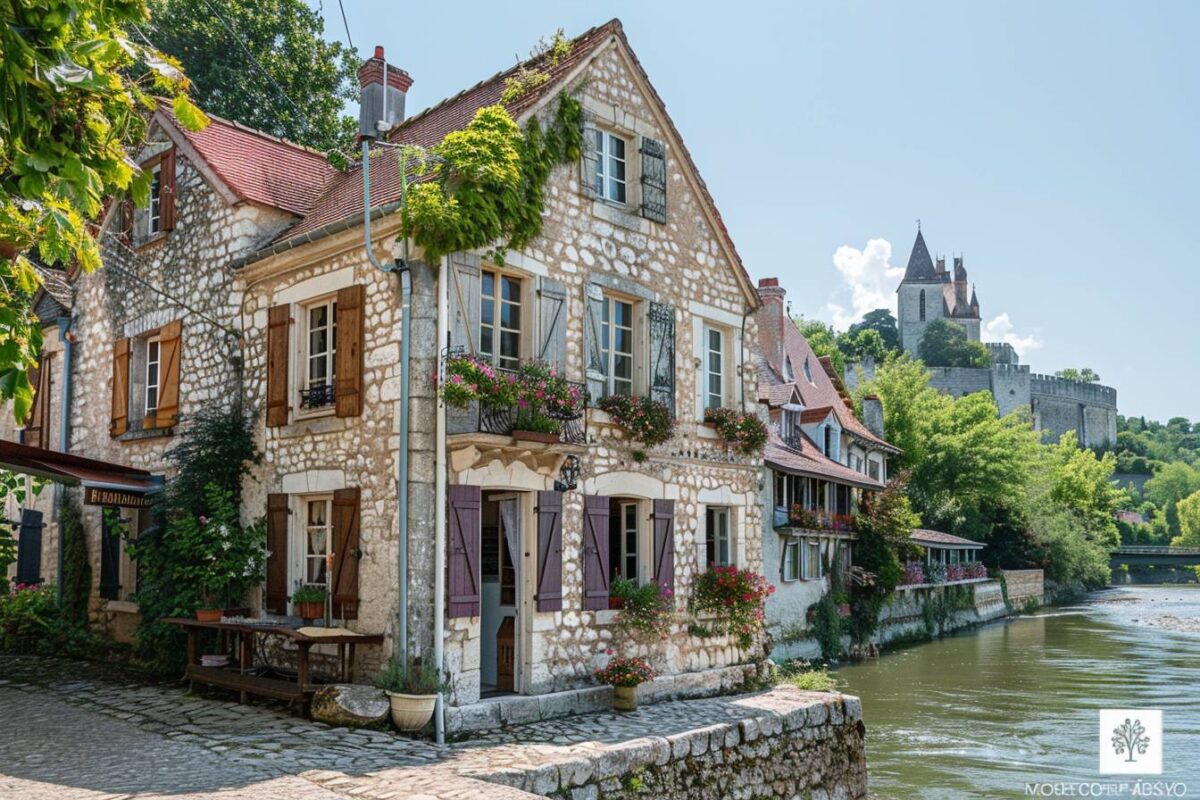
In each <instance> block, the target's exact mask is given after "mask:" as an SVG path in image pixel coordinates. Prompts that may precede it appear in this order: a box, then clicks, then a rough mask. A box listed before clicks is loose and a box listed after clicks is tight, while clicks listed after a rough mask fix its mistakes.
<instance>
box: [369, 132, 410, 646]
mask: <svg viewBox="0 0 1200 800" xmlns="http://www.w3.org/2000/svg"><path fill="white" fill-rule="evenodd" d="M403 173H404V167H403V164H402V165H401V175H402V177H403ZM362 174H363V246H364V247H365V248H366V251H367V257H368V258H369V259H370V260H371V264H372V265H373V266H374V267H375V268H376V269H378V270H379V271H381V272H384V273H392V272H397V271H398V272H399V273H400V308H401V319H400V407H399V409H398V417H399V419H398V421H397V424H398V427H399V429H400V431H399V432H400V443H399V453H398V465H397V468H396V508H397V510H396V516H397V524H396V550H397V556H396V567H397V576H398V577H397V581H398V582H399V602H398V604H397V606H398V607H397V609H396V656H397V657H398V658H399V659H400V662H401V663H407V660H408V404H409V361H410V358H409V353H410V350H409V331H410V329H411V328H410V326H411V323H412V320H411V313H410V312H411V309H412V273H411V272H410V271H409V269H408V257H407V256H408V238H407V237H405V239H404V254H405V259H404V263H403V265H400V266H399V267H398V268H397V265H393V266H388V265H386V264H383V263H381V262H380V261H379V259H378V258H376V257H375V250H374V248H373V247H372V244H371V140H370V139H368V138H366V137H364V138H363V142H362ZM401 203H403V192H402V193H401ZM402 207H403V206H402Z"/></svg>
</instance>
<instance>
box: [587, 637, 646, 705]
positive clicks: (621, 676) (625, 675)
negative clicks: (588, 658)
mask: <svg viewBox="0 0 1200 800" xmlns="http://www.w3.org/2000/svg"><path fill="white" fill-rule="evenodd" d="M606 652H607V653H608V655H612V651H611V650H608V651H606ZM596 680H598V681H600V682H601V683H606V684H608V685H609V686H611V687H613V708H615V709H617V710H618V711H637V687H638V686H639V685H640V684H643V683H646V682H647V681H652V680H654V670H653V669H651V668H650V665H649V664H647V663H646V662H645V661H643V660H642V659H640V658H637V657H636V656H629V657H625V656H616V657H614V658H610V659H609V661H608V664H607V665H605V666H604V667H602V668H600V669H598V670H596Z"/></svg>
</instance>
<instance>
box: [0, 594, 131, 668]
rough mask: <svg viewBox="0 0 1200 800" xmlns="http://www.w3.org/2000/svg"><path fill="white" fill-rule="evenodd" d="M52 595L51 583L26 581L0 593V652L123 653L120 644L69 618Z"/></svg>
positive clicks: (96, 655) (92, 655) (70, 655)
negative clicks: (34, 583)
mask: <svg viewBox="0 0 1200 800" xmlns="http://www.w3.org/2000/svg"><path fill="white" fill-rule="evenodd" d="M54 596H55V588H54V586H50V585H44V586H30V585H26V584H15V585H14V586H12V587H11V589H10V590H9V591H8V592H6V593H4V594H0V652H5V653H23V654H37V655H53V656H63V657H65V658H99V659H105V658H114V657H118V656H120V655H123V654H124V648H122V647H121V646H120V645H118V644H116V643H115V642H113V641H111V640H109V639H106V638H104V637H102V636H99V635H97V634H94V633H91V632H89V631H88V630H87V628H85V627H84V626H83V625H82V624H76V623H74V622H72V620H71V618H70V617H69V616H68V615H67V613H66V612H65V611H64V609H63V607H62V606H60V605H59V604H58V602H57V601H56V600H55V598H54Z"/></svg>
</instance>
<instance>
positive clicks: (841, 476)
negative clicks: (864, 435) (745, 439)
mask: <svg viewBox="0 0 1200 800" xmlns="http://www.w3.org/2000/svg"><path fill="white" fill-rule="evenodd" d="M800 447H801V449H800V450H796V449H795V448H793V447H789V446H788V445H787V444H784V442H783V440H782V439H780V438H779V435H778V434H777V433H776V432H775V431H771V434H770V436H769V437H768V439H767V446H766V449H765V450H764V451H763V459H764V460H765V461H766V462H767V466H768V467H771V468H772V469H777V470H779V471H781V472H787V473H789V474H792V475H804V476H806V477H812V478H825V479H827V480H831V481H836V482H838V483H846V484H849V485H851V486H858V487H861V488H863V489H871V490H875V491H878V490H880V489H883V488H884V486H883V483H881V482H880V481H877V480H874V479H873V478H871V477H870V476H869V475H864V474H862V473H861V472H855V471H854V470H852V469H850V468H849V467H847V466H846V465H844V464H839V463H838V462H836V461H834V460H833V459H831V458H829V457H827V456H826V455H825V454H824V453H822V452H821V451H820V449H819V448H818V447H817V446H816V445H815V444H813V441H812V440H811V439H809V438H808V437H807V436H802V437H801V439H800Z"/></svg>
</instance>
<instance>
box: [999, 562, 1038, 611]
mask: <svg viewBox="0 0 1200 800" xmlns="http://www.w3.org/2000/svg"><path fill="white" fill-rule="evenodd" d="M1002 574H1003V575H1004V582H1005V583H1006V584H1007V586H1008V602H1009V604H1010V605H1012V607H1013V608H1020V607H1021V606H1023V605H1025V603H1026V602H1028V601H1029V600H1037V603H1038V605H1039V606H1040V605H1042V604H1043V603H1045V602H1046V597H1045V595H1046V588H1045V587H1046V579H1045V575H1043V573H1042V571H1041V570H1040V569H1006V570H1004V571H1003V573H1002Z"/></svg>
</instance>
